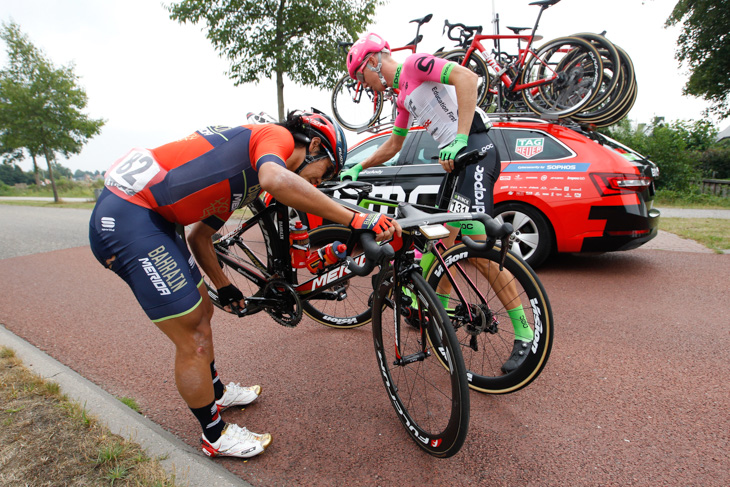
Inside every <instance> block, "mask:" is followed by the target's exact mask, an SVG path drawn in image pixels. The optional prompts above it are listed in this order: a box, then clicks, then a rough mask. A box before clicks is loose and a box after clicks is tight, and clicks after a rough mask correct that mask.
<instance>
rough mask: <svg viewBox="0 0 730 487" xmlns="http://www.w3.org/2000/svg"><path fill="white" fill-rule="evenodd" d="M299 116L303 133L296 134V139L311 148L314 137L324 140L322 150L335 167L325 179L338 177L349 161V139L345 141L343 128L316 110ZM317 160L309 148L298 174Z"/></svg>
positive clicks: (313, 109)
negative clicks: (310, 144)
mask: <svg viewBox="0 0 730 487" xmlns="http://www.w3.org/2000/svg"><path fill="white" fill-rule="evenodd" d="M299 115H300V116H301V118H300V120H301V121H302V124H303V127H302V128H303V130H302V131H301V133H299V134H295V138H298V139H299V140H301V141H302V142H304V143H306V144H307V147H309V146H308V144H309V142H310V141H311V140H312V137H319V138H320V139H321V140H322V148H323V149H324V151H325V153H326V154H327V155H328V156H329V158H330V162H332V166H333V169H332V171H331V174H328V175H327V176H326V177H325V178H324V179H331V178H333V177H335V176H337V175H338V174H339V172H340V170H341V169H342V166H344V165H345V160H346V159H347V139H345V132H344V131H343V130H342V127H340V126H339V124H338V123H337V122H335V121H334V120H332V118H331V117H330V116H329V115H327V114H325V113H323V112H320V111H319V110H317V109H316V108H312V112H301V113H300V114H299ZM302 135H305V138H300V137H301V136H302ZM297 136H300V137H297ZM315 160H316V159H315V158H314V156H312V155H310V154H309V148H307V156H306V158H305V159H304V162H303V163H302V164H301V166H299V168H298V169H297V171H296V172H297V173H299V172H301V170H302V169H304V167H306V166H307V165H309V163H310V162H313V161H315ZM329 172H330V171H328V173H329Z"/></svg>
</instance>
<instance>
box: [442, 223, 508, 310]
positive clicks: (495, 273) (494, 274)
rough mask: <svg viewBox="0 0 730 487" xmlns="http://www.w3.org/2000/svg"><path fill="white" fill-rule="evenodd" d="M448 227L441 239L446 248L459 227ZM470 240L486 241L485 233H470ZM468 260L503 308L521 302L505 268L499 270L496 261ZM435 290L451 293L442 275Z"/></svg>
mask: <svg viewBox="0 0 730 487" xmlns="http://www.w3.org/2000/svg"><path fill="white" fill-rule="evenodd" d="M446 228H448V229H449V236H448V237H446V238H444V239H443V243H444V245H445V246H446V248H451V247H452V246H453V245H454V242H455V241H456V236H457V235H458V233H459V229H458V228H456V227H446ZM469 237H470V238H471V239H472V240H481V241H486V239H487V237H486V235H470V236H469ZM469 261H470V262H471V263H472V264H473V265H474V266H476V268H477V269H479V272H481V274H482V275H483V276H484V277H485V278H486V279H487V281H489V285H490V286H491V287H492V289H493V290H494V292H495V293H497V297H498V298H499V300H500V301H501V302H502V305H503V306H504V307H505V309H513V308H516V307H517V306H519V305H520V304H522V302H521V301H520V297H519V296H518V294H517V286H515V283H514V279H513V276H512V273H510V272H509V271H508V270H507V269H503V270H502V272H499V265H498V264H497V263H496V262H492V261H490V260H484V259H469ZM436 292H437V293H439V294H443V295H447V296H448V295H449V294H451V282H449V279H448V277H446V276H445V275H444V277H442V278H441V281H440V282H439V285H438V287H437V288H436Z"/></svg>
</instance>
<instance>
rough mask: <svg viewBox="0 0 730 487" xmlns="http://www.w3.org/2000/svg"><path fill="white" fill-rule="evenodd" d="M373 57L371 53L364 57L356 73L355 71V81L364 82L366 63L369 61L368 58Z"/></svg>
mask: <svg viewBox="0 0 730 487" xmlns="http://www.w3.org/2000/svg"><path fill="white" fill-rule="evenodd" d="M372 55H373V53H370V54H368V55H367V56H365V60H364V61H363V62H362V64H361V65H360V67H359V68H357V71H355V79H357V80H358V81H359V82H360V83H364V82H365V69H366V68H367V67H368V61H370V57H371V56H372Z"/></svg>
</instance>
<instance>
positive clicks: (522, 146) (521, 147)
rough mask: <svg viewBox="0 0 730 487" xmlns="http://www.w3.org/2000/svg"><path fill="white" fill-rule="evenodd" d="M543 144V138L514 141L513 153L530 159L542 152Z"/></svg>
mask: <svg viewBox="0 0 730 487" xmlns="http://www.w3.org/2000/svg"><path fill="white" fill-rule="evenodd" d="M544 144H545V139H543V138H536V139H517V140H516V141H515V152H516V153H518V154H519V155H521V156H522V157H524V158H525V159H530V158H531V157H535V156H536V155H538V154H539V153H540V152H542V149H543V146H544Z"/></svg>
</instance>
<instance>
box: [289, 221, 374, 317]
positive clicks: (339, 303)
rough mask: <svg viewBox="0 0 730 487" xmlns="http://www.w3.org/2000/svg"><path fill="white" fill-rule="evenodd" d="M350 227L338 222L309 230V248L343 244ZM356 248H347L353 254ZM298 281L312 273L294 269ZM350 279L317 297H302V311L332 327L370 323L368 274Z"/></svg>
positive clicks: (370, 282) (310, 275)
mask: <svg viewBox="0 0 730 487" xmlns="http://www.w3.org/2000/svg"><path fill="white" fill-rule="evenodd" d="M350 233H351V230H350V229H349V228H347V227H343V226H341V225H323V226H321V227H317V228H315V229H314V230H312V231H311V232H309V245H310V250H311V251H312V252H313V251H315V250H317V249H319V248H321V247H324V246H325V245H327V244H330V243H333V242H335V241H339V242H342V243H346V242H347V240H348V238H349V237H350ZM357 253H358V252H357V250H356V249H355V250H351V254H352V255H356V254H357ZM297 274H298V276H300V277H299V278H298V281H299V282H304V280H305V279H311V278H312V277H313V275H312V274H311V273H310V272H309V271H308V270H305V269H301V270H299V271H298V273H297ZM350 276H351V278H350V279H349V280H347V281H345V282H343V283H342V284H340V285H339V286H338V287H337V288H334V289H328V290H327V291H325V292H324V293H323V294H321V295H320V296H321V297H320V298H312V299H310V300H307V299H304V300H303V302H302V310H303V311H304V314H306V315H307V316H309V317H310V318H312V319H313V320H314V321H316V322H317V323H320V324H322V325H325V326H329V327H332V328H356V327H358V326H363V325H365V324H367V323H370V320H371V319H372V309H371V306H372V303H371V300H372V294H373V285H372V281H371V279H370V277H359V276H356V275H354V274H350Z"/></svg>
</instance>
